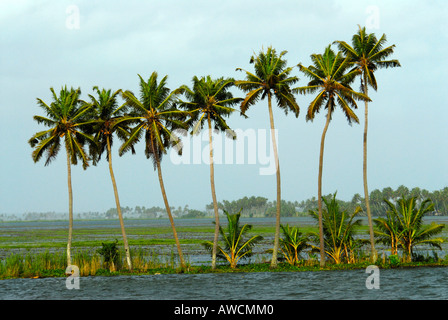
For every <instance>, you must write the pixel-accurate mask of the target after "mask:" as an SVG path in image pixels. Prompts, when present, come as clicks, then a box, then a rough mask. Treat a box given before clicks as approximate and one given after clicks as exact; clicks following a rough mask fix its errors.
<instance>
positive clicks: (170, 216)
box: [151, 137, 186, 270]
mask: <svg viewBox="0 0 448 320" xmlns="http://www.w3.org/2000/svg"><path fill="white" fill-rule="evenodd" d="M151 143H152V147H153V152H154V157H155V159H156V164H157V173H158V175H159V184H160V190H161V191H162V197H163V202H164V203H165V209H166V212H167V214H168V218H169V219H170V223H171V228H172V229H173V236H174V241H175V242H176V247H177V252H178V254H179V260H180V265H181V268H182V270H184V269H185V268H186V266H185V261H184V255H183V254H182V249H181V248H180V242H179V238H178V237H177V231H176V226H175V225H174V219H173V216H172V214H171V208H170V205H169V203H168V198H167V196H166V192H165V186H164V184H163V177H162V168H161V166H160V159H159V156H158V154H157V150H155V148H154V142H153V139H152V137H151Z"/></svg>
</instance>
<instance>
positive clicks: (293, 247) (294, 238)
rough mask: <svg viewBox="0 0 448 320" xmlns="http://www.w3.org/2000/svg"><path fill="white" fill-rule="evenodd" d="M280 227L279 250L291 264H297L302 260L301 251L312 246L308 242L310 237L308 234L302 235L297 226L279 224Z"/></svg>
mask: <svg viewBox="0 0 448 320" xmlns="http://www.w3.org/2000/svg"><path fill="white" fill-rule="evenodd" d="M280 227H281V228H282V233H283V238H280V250H281V253H282V255H283V257H284V258H285V259H286V261H287V262H288V263H289V264H291V265H298V264H300V262H301V261H302V262H303V261H304V259H303V257H302V256H301V253H302V251H303V250H305V249H309V248H312V247H313V246H312V245H311V244H310V243H311V241H312V239H311V236H310V234H307V235H304V234H303V233H302V232H299V227H297V226H294V227H290V226H289V225H288V224H287V225H286V226H284V225H280Z"/></svg>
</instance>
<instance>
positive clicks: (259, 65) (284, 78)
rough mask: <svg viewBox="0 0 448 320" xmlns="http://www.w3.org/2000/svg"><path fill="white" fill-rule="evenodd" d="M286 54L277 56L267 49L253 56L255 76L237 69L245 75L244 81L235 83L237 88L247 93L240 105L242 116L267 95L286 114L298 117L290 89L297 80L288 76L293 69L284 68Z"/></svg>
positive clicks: (284, 52) (298, 109)
mask: <svg viewBox="0 0 448 320" xmlns="http://www.w3.org/2000/svg"><path fill="white" fill-rule="evenodd" d="M286 53H287V51H282V52H280V54H277V52H276V51H275V49H273V48H272V47H269V48H268V49H267V50H266V52H263V51H261V52H260V53H259V54H258V55H253V56H252V57H251V58H250V63H251V64H254V69H255V74H254V73H251V72H249V71H246V70H243V69H241V68H237V70H239V71H244V72H245V73H246V80H239V81H236V82H235V84H236V85H237V87H238V88H240V89H241V90H243V91H245V92H247V95H246V98H245V99H244V101H243V102H242V103H241V112H242V113H243V114H245V113H246V111H247V110H248V109H249V107H250V106H252V105H254V104H256V103H257V102H258V100H259V99H261V100H263V99H264V98H265V97H266V96H267V95H268V94H273V95H274V97H275V98H276V101H277V105H278V107H279V108H281V109H283V110H284V112H285V113H286V114H287V113H288V111H292V112H293V113H294V114H295V116H296V117H298V116H299V112H300V108H299V105H298V104H297V102H296V100H295V98H294V95H293V94H292V92H291V89H290V86H291V85H293V84H295V83H296V82H297V81H299V78H297V77H291V76H290V73H291V71H292V69H293V68H292V67H286V65H287V61H286V59H284V55H286Z"/></svg>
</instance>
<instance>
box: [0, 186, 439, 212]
mask: <svg viewBox="0 0 448 320" xmlns="http://www.w3.org/2000/svg"><path fill="white" fill-rule="evenodd" d="M369 196H370V206H371V211H372V215H373V216H378V217H381V216H385V214H386V211H387V208H388V207H387V204H386V203H385V202H384V199H386V200H389V201H391V202H392V203H396V202H397V200H398V199H399V198H401V197H402V196H404V197H416V199H417V203H421V202H422V201H424V200H425V199H430V200H431V201H432V203H434V211H432V212H430V213H428V215H448V187H445V188H443V189H441V190H435V191H432V192H430V191H428V190H426V189H421V188H419V187H415V188H412V189H409V188H408V187H405V186H404V185H401V186H399V187H398V188H397V189H396V190H394V189H392V188H391V187H386V188H383V189H382V190H379V189H375V190H372V192H370V195H369ZM325 197H327V198H330V197H332V195H327V196H325ZM336 201H337V202H338V205H339V207H340V208H341V210H343V211H344V210H348V211H349V212H353V211H354V210H355V209H356V207H357V206H360V207H361V209H362V212H361V213H360V214H359V215H361V216H362V215H365V214H366V212H365V210H366V209H365V201H364V198H363V197H361V195H360V194H359V193H356V194H355V195H354V196H353V197H352V199H351V200H349V201H344V200H340V199H336ZM276 205H277V202H276V201H268V199H267V198H264V197H256V196H251V197H247V196H245V197H243V198H241V199H238V200H232V201H229V200H223V201H222V202H221V201H220V202H218V208H219V212H220V214H222V215H224V210H225V211H227V212H228V213H230V214H234V213H237V212H238V211H239V210H241V209H242V211H241V216H242V217H275V213H276ZM316 208H317V199H316V197H312V198H310V199H307V200H302V201H300V202H299V201H286V200H282V202H281V213H282V216H284V217H295V216H304V215H308V214H309V212H310V211H314V210H316ZM121 211H122V212H123V215H124V216H125V218H141V219H147V218H149V219H151V218H160V217H162V218H164V217H166V216H167V213H166V210H165V208H161V207H158V206H154V207H148V208H147V207H145V206H135V207H134V208H131V207H128V206H126V207H121ZM171 211H172V214H173V216H175V217H178V218H206V217H211V216H213V203H210V204H208V205H206V206H205V210H198V209H191V208H189V206H188V205H185V206H184V207H182V206H178V207H177V208H175V207H171ZM117 216H118V213H117V208H110V209H108V210H107V211H105V212H99V211H94V212H92V211H90V212H82V213H76V214H75V218H76V219H116V218H117ZM65 219H67V215H66V213H56V212H54V211H52V212H27V213H25V214H24V215H23V217H20V216H19V215H15V214H14V215H7V214H0V221H18V220H25V221H31V220H65Z"/></svg>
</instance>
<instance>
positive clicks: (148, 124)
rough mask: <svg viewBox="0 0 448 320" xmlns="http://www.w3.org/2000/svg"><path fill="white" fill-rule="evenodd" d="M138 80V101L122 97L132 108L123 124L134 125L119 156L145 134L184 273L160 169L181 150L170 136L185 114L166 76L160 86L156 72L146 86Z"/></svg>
mask: <svg viewBox="0 0 448 320" xmlns="http://www.w3.org/2000/svg"><path fill="white" fill-rule="evenodd" d="M138 76H139V78H140V100H139V99H138V98H136V97H135V95H134V94H133V93H132V92H131V91H129V90H126V91H124V92H123V93H122V96H123V98H124V100H125V103H126V104H127V105H128V106H129V107H131V108H132V112H130V114H129V115H128V116H125V117H123V119H122V121H128V123H131V122H133V123H136V125H135V127H134V128H133V129H132V130H131V132H130V134H129V137H128V138H127V140H126V141H125V142H124V143H123V145H122V146H121V147H120V149H119V155H120V156H121V155H123V154H124V153H125V152H127V151H129V150H132V148H133V147H134V145H135V144H136V143H137V142H138V141H139V140H140V138H141V136H142V134H143V133H144V137H145V155H146V157H147V158H148V159H152V161H153V165H154V170H156V169H157V173H158V177H159V184H160V189H161V191H162V197H163V201H164V203H165V208H166V212H167V214H168V217H169V219H170V223H171V228H172V229H173V235H174V239H175V242H176V246H177V251H178V254H179V259H180V263H181V267H182V269H185V267H186V265H185V261H184V258H183V254H182V250H181V247H180V242H179V239H178V236H177V231H176V227H175V225H174V220H173V216H172V214H171V208H170V206H169V203H168V198H167V195H166V191H165V186H164V183H163V177H162V168H161V165H160V163H161V160H162V155H163V154H165V153H166V152H167V149H168V148H169V147H176V148H178V151H179V150H180V148H181V143H180V140H179V138H178V137H177V136H175V135H174V134H173V130H175V129H177V128H179V127H182V126H183V123H182V121H181V118H182V117H184V116H185V112H182V111H180V110H178V109H176V105H175V102H176V97H177V95H178V93H179V92H178V91H177V90H175V91H170V89H169V88H168V87H167V86H166V80H167V76H165V77H163V78H162V80H161V81H160V82H157V73H156V72H153V73H152V74H151V76H150V77H149V79H148V81H147V82H146V81H145V80H144V79H143V78H142V77H141V76H140V75H138Z"/></svg>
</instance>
